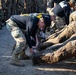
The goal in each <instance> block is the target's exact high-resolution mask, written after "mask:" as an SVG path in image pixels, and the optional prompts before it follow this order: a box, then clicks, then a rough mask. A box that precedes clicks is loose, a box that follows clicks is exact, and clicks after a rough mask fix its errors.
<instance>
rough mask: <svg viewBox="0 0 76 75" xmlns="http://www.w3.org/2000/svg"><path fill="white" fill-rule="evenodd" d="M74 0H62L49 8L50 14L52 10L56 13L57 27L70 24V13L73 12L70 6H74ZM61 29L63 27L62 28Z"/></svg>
mask: <svg viewBox="0 0 76 75" xmlns="http://www.w3.org/2000/svg"><path fill="white" fill-rule="evenodd" d="M74 2H75V1H74V0H72V1H71V0H70V2H67V1H62V2H60V3H59V4H58V5H57V6H56V7H54V8H53V9H51V10H49V14H51V13H52V12H53V13H54V15H55V16H56V23H55V24H56V27H57V28H60V27H62V28H63V26H64V25H68V24H69V15H70V12H71V9H70V7H73V6H74V4H75V3H74ZM71 5H73V6H71ZM60 29H61V28H60Z"/></svg>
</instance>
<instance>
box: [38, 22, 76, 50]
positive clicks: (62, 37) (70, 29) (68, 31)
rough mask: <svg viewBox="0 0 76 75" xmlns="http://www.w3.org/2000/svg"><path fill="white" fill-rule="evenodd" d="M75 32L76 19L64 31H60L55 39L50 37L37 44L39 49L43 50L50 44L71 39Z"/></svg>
mask: <svg viewBox="0 0 76 75" xmlns="http://www.w3.org/2000/svg"><path fill="white" fill-rule="evenodd" d="M74 33H76V21H73V22H71V23H70V24H69V25H68V26H67V27H66V28H65V29H64V31H63V32H62V33H60V34H59V35H58V36H57V37H55V38H53V39H48V40H47V41H45V42H42V43H40V44H39V45H38V46H37V49H38V50H43V49H45V48H47V47H49V46H52V45H54V44H58V43H62V42H64V41H66V40H67V39H69V38H70V37H71V36H72V35H73V34H74Z"/></svg>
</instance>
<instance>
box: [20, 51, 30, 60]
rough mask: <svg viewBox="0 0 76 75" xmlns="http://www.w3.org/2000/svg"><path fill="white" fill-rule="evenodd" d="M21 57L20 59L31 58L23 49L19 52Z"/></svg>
mask: <svg viewBox="0 0 76 75" xmlns="http://www.w3.org/2000/svg"><path fill="white" fill-rule="evenodd" d="M19 59H20V60H27V59H30V57H29V56H27V55H26V53H25V51H24V50H23V51H22V52H21V53H20V54H19Z"/></svg>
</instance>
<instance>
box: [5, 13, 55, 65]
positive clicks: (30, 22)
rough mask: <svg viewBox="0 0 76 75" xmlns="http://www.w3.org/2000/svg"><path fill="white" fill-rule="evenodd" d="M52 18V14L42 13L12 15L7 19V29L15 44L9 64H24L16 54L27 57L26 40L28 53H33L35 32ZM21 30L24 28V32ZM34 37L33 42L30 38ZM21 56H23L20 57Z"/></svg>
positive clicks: (48, 23) (49, 22)
mask: <svg viewBox="0 0 76 75" xmlns="http://www.w3.org/2000/svg"><path fill="white" fill-rule="evenodd" d="M52 20H54V18H53V16H51V17H50V15H47V14H44V15H41V16H40V17H39V16H35V17H32V16H26V15H12V16H11V17H10V18H9V19H8V20H7V21H6V26H7V29H8V30H9V31H10V32H11V35H12V37H13V38H14V40H15V41H16V45H15V48H14V51H13V54H12V61H11V64H13V65H16V66H24V65H23V64H22V63H21V62H20V61H19V58H18V56H19V55H20V57H21V58H23V59H27V58H28V56H27V55H26V54H25V47H26V41H27V44H28V46H29V48H30V53H33V46H36V33H37V30H38V29H40V28H42V29H44V28H46V26H45V25H47V26H49V25H50V24H51V21H52ZM21 30H25V34H23V32H22V31H21ZM31 37H32V38H33V39H34V44H33V42H32V38H31ZM22 56H23V57H22Z"/></svg>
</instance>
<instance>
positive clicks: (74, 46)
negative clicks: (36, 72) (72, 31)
mask: <svg viewBox="0 0 76 75" xmlns="http://www.w3.org/2000/svg"><path fill="white" fill-rule="evenodd" d="M71 57H76V40H73V41H70V42H68V43H66V44H65V45H64V46H62V47H61V48H59V49H57V50H56V51H54V52H52V53H51V52H49V53H46V54H44V53H41V54H40V53H39V54H34V55H33V64H34V65H36V64H40V63H48V64H52V63H56V62H59V61H62V60H66V59H69V58H71Z"/></svg>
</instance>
